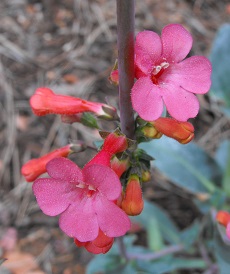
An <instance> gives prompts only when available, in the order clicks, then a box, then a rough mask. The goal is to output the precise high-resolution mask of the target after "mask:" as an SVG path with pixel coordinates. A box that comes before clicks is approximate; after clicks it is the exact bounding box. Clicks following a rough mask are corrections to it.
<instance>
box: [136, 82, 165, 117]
mask: <svg viewBox="0 0 230 274" xmlns="http://www.w3.org/2000/svg"><path fill="white" fill-rule="evenodd" d="M160 92H161V90H160V88H159V87H158V86H156V85H154V84H153V83H152V81H151V79H150V78H148V77H142V78H139V79H138V80H137V81H136V83H135V84H134V86H133V88H132V91H131V99H132V105H133V108H134V110H135V111H136V112H137V113H138V114H139V115H140V117H141V118H142V119H144V120H146V121H153V120H156V119H158V118H159V117H160V116H161V113H162V112H163V101H162V98H161V94H160Z"/></svg>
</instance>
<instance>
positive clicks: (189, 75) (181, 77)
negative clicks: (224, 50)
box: [161, 56, 212, 94]
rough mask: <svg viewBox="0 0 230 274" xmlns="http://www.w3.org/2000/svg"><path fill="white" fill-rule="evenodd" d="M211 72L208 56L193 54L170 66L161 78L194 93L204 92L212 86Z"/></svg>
mask: <svg viewBox="0 0 230 274" xmlns="http://www.w3.org/2000/svg"><path fill="white" fill-rule="evenodd" d="M211 72H212V67H211V63H210V61H209V60H208V59H207V58H206V57H203V56H193V57H190V58H187V59H185V60H184V61H182V62H180V63H178V64H175V65H172V66H169V68H168V69H167V70H166V71H165V73H164V74H163V75H162V77H161V80H162V81H163V82H173V83H174V84H175V85H178V86H181V87H182V88H183V89H185V90H187V91H190V92H193V93H197V94H204V93H206V92H208V91H209V89H210V87H211Z"/></svg>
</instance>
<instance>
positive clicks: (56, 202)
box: [32, 178, 80, 216]
mask: <svg viewBox="0 0 230 274" xmlns="http://www.w3.org/2000/svg"><path fill="white" fill-rule="evenodd" d="M32 188H33V192H34V195H35V197H36V199H37V202H38V205H39V207H40V208H41V210H42V211H43V212H44V213H45V214H47V215H49V216H56V215H58V214H60V213H62V212H63V211H64V210H66V208H67V207H68V206H69V205H70V203H71V200H73V199H75V198H77V196H78V195H79V194H80V193H79V191H77V190H76V191H73V189H72V187H71V185H70V184H68V183H67V182H66V181H64V182H63V181H59V180H55V179H52V178H51V179H50V178H40V179H37V180H36V181H35V182H34V184H33V187H32Z"/></svg>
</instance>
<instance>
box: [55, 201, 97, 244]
mask: <svg viewBox="0 0 230 274" xmlns="http://www.w3.org/2000/svg"><path fill="white" fill-rule="evenodd" d="M59 226H60V228H61V229H62V230H63V231H64V232H65V233H66V234H67V235H68V236H69V237H74V238H77V239H78V240H79V241H80V242H88V241H93V240H94V239H95V238H96V237H97V236H98V232H99V227H98V221H97V217H96V214H95V210H94V207H93V198H87V197H85V198H84V199H82V200H81V201H80V202H79V203H74V204H71V205H70V206H69V207H68V208H67V210H66V211H65V212H63V213H62V214H61V217H60V219H59Z"/></svg>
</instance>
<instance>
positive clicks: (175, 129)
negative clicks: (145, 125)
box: [150, 117, 194, 144]
mask: <svg viewBox="0 0 230 274" xmlns="http://www.w3.org/2000/svg"><path fill="white" fill-rule="evenodd" d="M150 123H151V125H153V126H154V128H155V129H156V130H157V131H159V132H161V133H163V134H164V135H166V136H168V137H170V138H173V139H175V140H177V141H178V142H179V143H181V144H187V143H189V142H190V141H191V140H192V139H193V138H194V127H193V125H192V124H191V123H189V122H180V121H177V120H175V119H172V118H164V117H160V118H159V119H157V120H155V121H152V122H150Z"/></svg>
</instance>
